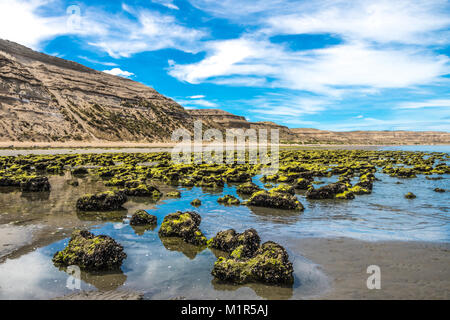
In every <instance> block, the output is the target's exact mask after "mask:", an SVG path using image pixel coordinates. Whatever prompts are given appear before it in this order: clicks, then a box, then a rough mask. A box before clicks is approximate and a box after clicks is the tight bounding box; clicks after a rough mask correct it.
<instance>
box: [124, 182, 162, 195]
mask: <svg viewBox="0 0 450 320" xmlns="http://www.w3.org/2000/svg"><path fill="white" fill-rule="evenodd" d="M123 192H124V193H125V194H126V195H127V196H130V197H151V198H154V199H159V198H161V196H162V193H161V191H159V190H158V188H156V187H154V186H149V185H146V184H139V185H138V186H136V187H131V188H125V189H123Z"/></svg>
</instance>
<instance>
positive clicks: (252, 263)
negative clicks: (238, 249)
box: [211, 241, 294, 284]
mask: <svg viewBox="0 0 450 320" xmlns="http://www.w3.org/2000/svg"><path fill="white" fill-rule="evenodd" d="M293 272H294V268H293V266H292V263H291V262H290V261H289V256H288V254H287V252H286V250H285V249H284V248H283V247H282V246H280V245H279V244H277V243H275V242H271V241H268V242H266V243H264V244H263V245H262V246H261V247H259V248H258V250H257V251H256V252H255V254H254V256H253V257H251V258H247V259H239V258H236V257H234V255H233V254H232V255H231V258H228V259H227V258H225V257H219V259H218V260H217V261H216V262H215V263H214V267H213V270H212V272H211V274H212V275H213V276H214V277H216V278H218V279H220V280H222V281H227V282H232V283H238V284H243V283H248V282H263V283H270V284H292V283H293V282H294V277H293Z"/></svg>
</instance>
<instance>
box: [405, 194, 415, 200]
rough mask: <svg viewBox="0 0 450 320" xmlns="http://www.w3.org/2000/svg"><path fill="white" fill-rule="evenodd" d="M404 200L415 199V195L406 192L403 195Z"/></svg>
mask: <svg viewBox="0 0 450 320" xmlns="http://www.w3.org/2000/svg"><path fill="white" fill-rule="evenodd" d="M405 198H406V199H414V198H416V195H415V194H414V193H412V192H408V193H407V194H405Z"/></svg>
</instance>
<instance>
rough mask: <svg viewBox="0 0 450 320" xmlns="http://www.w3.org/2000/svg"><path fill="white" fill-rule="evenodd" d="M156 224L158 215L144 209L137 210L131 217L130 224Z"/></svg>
mask: <svg viewBox="0 0 450 320" xmlns="http://www.w3.org/2000/svg"><path fill="white" fill-rule="evenodd" d="M153 224H156V217H155V216H154V215H152V214H148V213H147V212H146V211H144V210H138V211H136V212H135V213H134V214H133V215H132V216H131V219H130V225H132V226H144V225H153Z"/></svg>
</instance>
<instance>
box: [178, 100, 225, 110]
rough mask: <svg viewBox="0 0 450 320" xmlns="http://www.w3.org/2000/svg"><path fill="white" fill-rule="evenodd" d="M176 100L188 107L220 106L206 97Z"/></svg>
mask: <svg viewBox="0 0 450 320" xmlns="http://www.w3.org/2000/svg"><path fill="white" fill-rule="evenodd" d="M176 101H177V102H178V103H179V104H180V105H182V106H183V107H186V109H196V108H198V107H203V108H218V107H219V106H218V105H217V103H215V102H212V101H209V100H205V99H199V98H194V99H192V100H186V99H176Z"/></svg>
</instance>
